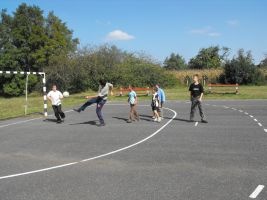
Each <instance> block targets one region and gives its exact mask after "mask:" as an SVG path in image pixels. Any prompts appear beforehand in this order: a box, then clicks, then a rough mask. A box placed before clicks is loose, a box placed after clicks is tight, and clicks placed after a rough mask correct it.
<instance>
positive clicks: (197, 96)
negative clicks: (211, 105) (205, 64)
mask: <svg viewBox="0 0 267 200" xmlns="http://www.w3.org/2000/svg"><path fill="white" fill-rule="evenodd" d="M193 80H194V83H192V84H191V85H190V87H189V91H190V98H191V112H190V121H191V122H194V116H195V112H196V107H198V109H199V114H200V117H201V122H202V123H208V121H207V120H206V118H205V115H204V113H203V109H202V98H203V94H204V88H203V86H202V85H201V83H199V77H198V74H195V75H194V76H193Z"/></svg>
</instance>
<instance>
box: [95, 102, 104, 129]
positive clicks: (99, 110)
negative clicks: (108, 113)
mask: <svg viewBox="0 0 267 200" xmlns="http://www.w3.org/2000/svg"><path fill="white" fill-rule="evenodd" d="M106 102H107V100H103V99H102V100H100V101H99V102H98V103H97V106H96V114H97V117H98V119H99V121H100V124H105V122H104V119H103V114H102V108H103V106H104V105H105V103H106Z"/></svg>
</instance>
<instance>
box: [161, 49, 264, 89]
mask: <svg viewBox="0 0 267 200" xmlns="http://www.w3.org/2000/svg"><path fill="white" fill-rule="evenodd" d="M229 51H230V48H227V47H222V48H220V47H219V46H210V47H208V48H202V49H200V50H199V52H198V54H197V55H196V56H195V57H193V58H191V59H190V60H189V62H188V63H186V61H185V59H184V58H183V56H181V55H180V54H175V53H171V55H170V56H169V57H167V58H166V59H165V61H164V64H163V67H164V68H165V69H166V70H177V71H179V70H185V69H198V70H199V69H201V70H204V69H219V68H220V69H223V71H224V72H223V73H222V74H221V75H220V77H219V78H218V80H217V82H220V83H232V84H235V83H238V84H264V83H266V82H267V76H266V75H265V74H264V73H263V72H262V70H260V69H266V68H267V55H265V58H264V59H263V60H262V61H261V62H260V64H258V65H256V64H255V63H254V59H253V56H252V54H251V51H247V52H245V51H244V49H239V50H238V52H237V54H236V55H235V56H234V57H233V58H231V59H229Z"/></svg>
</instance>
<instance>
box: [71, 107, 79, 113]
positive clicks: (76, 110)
mask: <svg viewBox="0 0 267 200" xmlns="http://www.w3.org/2000/svg"><path fill="white" fill-rule="evenodd" d="M73 110H74V111H75V112H77V113H80V112H81V110H80V109H76V108H74V109H73Z"/></svg>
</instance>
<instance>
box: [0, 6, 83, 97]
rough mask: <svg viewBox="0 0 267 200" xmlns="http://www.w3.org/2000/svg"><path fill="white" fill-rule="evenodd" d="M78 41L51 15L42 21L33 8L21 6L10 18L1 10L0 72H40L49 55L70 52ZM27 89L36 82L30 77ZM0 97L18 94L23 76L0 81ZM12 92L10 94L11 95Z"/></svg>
mask: <svg viewBox="0 0 267 200" xmlns="http://www.w3.org/2000/svg"><path fill="white" fill-rule="evenodd" d="M77 44H78V40H77V39H73V37H72V31H71V30H69V29H68V28H67V26H66V24H65V23H63V22H62V21H61V20H60V19H59V18H57V17H56V16H55V15H54V14H53V13H52V12H50V13H49V15H48V17H47V18H46V17H45V16H44V15H43V11H42V10H41V9H40V8H39V7H37V6H28V5H27V4H25V3H22V4H21V5H20V6H19V7H18V8H17V9H16V11H15V12H14V13H13V15H9V14H7V12H6V10H2V12H1V18H0V70H20V71H43V70H44V68H46V66H47V65H48V64H49V63H50V60H51V58H52V57H53V56H59V55H61V54H62V55H65V56H67V55H68V54H69V53H70V52H72V51H74V50H75V49H76V47H77ZM30 80H31V84H30V85H29V88H30V90H31V89H32V88H33V87H34V86H35V85H36V83H37V82H38V79H37V78H34V77H33V78H31V77H30ZM0 83H1V85H0V94H4V95H10V96H13V95H20V94H22V93H23V91H24V85H25V77H24V76H13V75H6V76H1V78H0ZM12 91H13V92H12Z"/></svg>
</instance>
